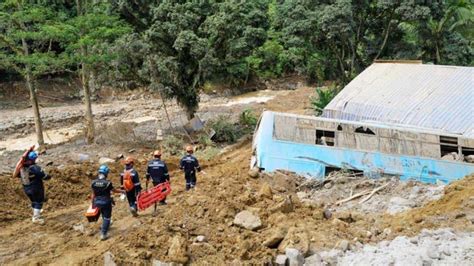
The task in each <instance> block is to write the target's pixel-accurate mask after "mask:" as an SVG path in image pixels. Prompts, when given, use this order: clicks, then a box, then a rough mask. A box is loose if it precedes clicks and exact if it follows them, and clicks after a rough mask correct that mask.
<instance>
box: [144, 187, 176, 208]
mask: <svg viewBox="0 0 474 266" xmlns="http://www.w3.org/2000/svg"><path fill="white" fill-rule="evenodd" d="M170 193H171V186H170V182H168V181H166V182H165V183H161V184H159V185H157V186H155V187H152V188H150V189H148V190H146V191H142V192H140V193H139V194H138V196H137V205H138V210H140V211H143V210H145V209H146V208H148V207H150V206H151V205H153V204H155V203H156V202H158V201H162V200H163V199H165V198H166V196H167V195H168V194H170Z"/></svg>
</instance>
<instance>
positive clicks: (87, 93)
mask: <svg viewBox="0 0 474 266" xmlns="http://www.w3.org/2000/svg"><path fill="white" fill-rule="evenodd" d="M76 8H77V15H78V16H82V15H83V9H82V2H81V1H80V0H76ZM80 35H82V32H81V33H80ZM79 49H80V52H81V56H82V57H83V58H84V57H86V56H87V50H86V47H84V45H81V47H80V48H79ZM82 60H84V59H82ZM89 75H90V74H89V69H87V65H86V63H84V61H82V62H81V81H82V89H83V90H84V104H85V105H86V113H85V120H86V121H85V123H86V125H85V129H86V132H85V133H86V140H87V143H88V144H92V143H93V142H94V136H95V129H94V116H93V115H92V104H91V90H90V87H89Z"/></svg>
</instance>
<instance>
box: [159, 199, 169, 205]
mask: <svg viewBox="0 0 474 266" xmlns="http://www.w3.org/2000/svg"><path fill="white" fill-rule="evenodd" d="M167 204H168V203H166V201H164V200H163V201H160V205H167Z"/></svg>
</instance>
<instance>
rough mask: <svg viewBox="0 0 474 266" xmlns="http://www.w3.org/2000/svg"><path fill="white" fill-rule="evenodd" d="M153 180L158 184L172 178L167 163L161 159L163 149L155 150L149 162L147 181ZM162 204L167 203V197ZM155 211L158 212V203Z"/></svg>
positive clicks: (154, 183)
mask: <svg viewBox="0 0 474 266" xmlns="http://www.w3.org/2000/svg"><path fill="white" fill-rule="evenodd" d="M150 177H151V180H152V183H153V186H157V185H159V184H161V183H164V182H166V181H169V180H170V175H169V173H168V167H167V166H166V163H165V162H164V161H162V160H161V151H159V150H156V151H154V152H153V160H151V161H150V162H148V167H147V171H146V181H147V184H148V181H149V180H150ZM160 204H161V205H166V198H164V199H163V200H162V201H160ZM153 213H156V203H155V207H154V211H153Z"/></svg>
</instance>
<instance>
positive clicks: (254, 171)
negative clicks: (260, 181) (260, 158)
mask: <svg viewBox="0 0 474 266" xmlns="http://www.w3.org/2000/svg"><path fill="white" fill-rule="evenodd" d="M259 175H260V170H259V169H258V168H257V167H254V168H252V169H250V170H249V176H250V177H251V178H258V176H259Z"/></svg>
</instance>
